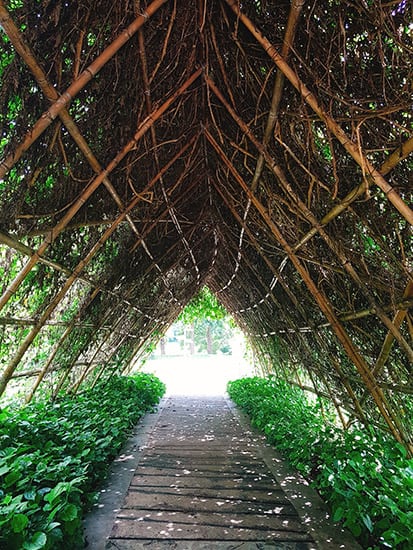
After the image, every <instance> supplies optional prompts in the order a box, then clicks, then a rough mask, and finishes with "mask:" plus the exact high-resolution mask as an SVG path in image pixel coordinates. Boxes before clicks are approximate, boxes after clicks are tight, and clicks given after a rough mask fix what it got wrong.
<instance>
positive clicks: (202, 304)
mask: <svg viewBox="0 0 413 550" xmlns="http://www.w3.org/2000/svg"><path fill="white" fill-rule="evenodd" d="M178 320H179V321H182V323H184V324H185V325H190V327H191V334H192V338H193V341H192V344H191V353H193V351H194V349H195V344H197V345H198V347H199V348H200V349H201V350H204V349H205V350H206V352H207V353H208V354H211V353H215V352H216V351H217V349H219V346H220V344H222V345H223V344H224V340H225V338H226V336H228V337H230V334H228V332H230V330H229V324H230V323H229V315H228V313H227V311H226V310H225V308H224V307H223V306H222V305H221V304H220V303H219V301H218V299H217V298H216V296H215V295H214V294H213V293H212V292H211V291H210V290H209V288H208V287H206V286H204V287H202V289H201V291H200V292H199V294H197V296H195V297H194V298H192V300H191V301H190V302H189V303H188V305H187V306H186V307H185V308H184V310H183V311H182V313H181V315H180V316H179V318H178Z"/></svg>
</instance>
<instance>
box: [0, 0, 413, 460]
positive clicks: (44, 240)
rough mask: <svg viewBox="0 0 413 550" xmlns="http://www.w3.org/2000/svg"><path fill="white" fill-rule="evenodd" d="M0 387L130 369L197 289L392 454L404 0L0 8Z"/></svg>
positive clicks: (401, 377) (203, 0) (400, 345)
mask: <svg viewBox="0 0 413 550" xmlns="http://www.w3.org/2000/svg"><path fill="white" fill-rule="evenodd" d="M0 26H1V33H0V38H1V45H2V47H1V52H0V71H1V89H0V122H1V133H0V158H1V160H0V189H1V195H0V197H1V208H0V242H1V256H0V258H1V286H2V290H1V298H0V308H1V311H0V334H1V361H2V366H1V371H0V375H1V379H0V393H3V392H4V391H5V389H6V387H7V386H8V385H9V384H10V385H13V384H15V383H16V381H17V382H18V381H21V379H23V378H24V379H25V380H26V381H28V383H27V385H28V386H29V387H30V390H29V391H28V394H27V400H28V401H29V400H30V399H31V398H32V397H33V395H34V393H35V392H36V391H42V388H45V389H46V388H47V389H48V391H49V390H50V389H52V393H53V394H56V393H57V392H59V391H60V390H61V389H66V390H67V391H76V390H77V389H78V388H79V387H80V385H81V384H82V383H83V382H87V383H88V384H94V383H96V381H97V380H98V379H99V378H101V377H109V376H112V375H113V374H114V373H123V372H127V370H128V368H129V366H130V364H131V361H132V360H133V359H134V358H135V357H136V356H139V354H141V355H142V354H144V353H146V351H147V350H148V349H150V347H151V345H153V344H154V343H155V342H156V341H157V340H158V339H159V338H160V337H161V336H162V334H163V333H164V332H165V331H166V329H167V328H168V326H169V325H170V324H171V323H172V322H173V321H174V319H176V317H177V316H178V314H179V313H180V312H181V310H182V308H183V307H184V306H185V305H186V304H187V303H188V301H189V300H190V299H191V298H192V297H193V296H194V295H196V294H197V293H198V291H199V290H200V289H201V287H202V286H203V285H208V286H209V288H210V289H211V290H212V291H213V292H214V293H215V294H216V296H217V297H218V299H219V300H220V301H221V303H222V304H223V305H224V306H225V307H226V308H227V310H228V311H229V312H230V313H231V314H232V315H233V317H234V318H235V320H236V321H237V323H238V324H239V326H240V327H241V328H242V329H243V331H244V332H245V334H246V335H247V336H248V338H249V340H250V342H251V345H252V346H253V348H254V350H255V352H256V353H257V355H258V357H259V358H260V361H261V364H262V365H263V368H264V370H266V371H267V372H272V373H275V374H276V375H277V376H281V377H284V378H286V379H287V380H289V381H291V382H292V383H295V384H299V385H301V386H302V387H304V388H306V389H310V390H311V391H314V392H316V393H317V394H319V395H322V396H325V397H327V398H329V399H330V400H331V401H332V402H333V403H334V404H335V406H336V408H337V411H338V413H339V415H340V416H341V418H342V421H343V423H344V424H345V425H347V424H348V423H350V422H352V421H353V420H354V419H358V420H360V421H361V422H364V423H366V424H368V423H372V424H374V425H377V426H379V427H381V428H383V429H385V430H388V431H389V432H390V433H392V434H393V436H394V437H395V438H396V439H397V440H398V441H399V442H401V443H402V444H404V445H405V446H406V447H407V448H409V447H410V449H411V450H412V441H413V439H412V437H413V428H412V424H411V418H412V414H413V405H412V401H411V395H412V392H413V385H412V382H411V372H412V363H413V349H412V336H413V315H412V309H411V308H412V306H413V277H412V261H413V258H412V224H413V211H412V209H411V201H412V196H413V182H412V173H413V155H412V151H413V124H412V121H413V119H412V117H413V114H412V92H413V88H412V73H413V64H412V56H413V14H412V3H411V2H410V1H409V0H402V1H400V0H396V1H394V0H391V1H390V0H386V1H382V2H372V1H370V0H352V1H350V0H345V1H339V0H291V1H287V0H280V1H275V0H243V1H242V2H238V1H237V0H195V1H194V2H184V1H182V0H153V1H152V2H149V1H148V2H146V1H144V0H124V1H118V2H113V1H112V0H96V1H94V2H87V1H84V0H73V1H68V2H62V1H60V0H43V1H40V0H8V1H5V0H0Z"/></svg>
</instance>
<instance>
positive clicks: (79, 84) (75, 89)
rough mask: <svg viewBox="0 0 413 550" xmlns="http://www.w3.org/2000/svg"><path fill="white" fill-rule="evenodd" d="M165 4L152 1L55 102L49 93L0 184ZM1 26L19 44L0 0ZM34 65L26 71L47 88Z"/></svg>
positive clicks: (4, 165)
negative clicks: (45, 105) (48, 102)
mask: <svg viewBox="0 0 413 550" xmlns="http://www.w3.org/2000/svg"><path fill="white" fill-rule="evenodd" d="M167 1H168V0H154V1H153V2H152V3H151V4H150V5H149V6H148V7H147V8H146V10H145V11H144V12H143V13H142V14H140V15H138V17H136V19H135V20H134V21H133V22H132V23H131V24H130V25H129V26H128V27H127V28H126V29H125V30H124V31H123V32H122V33H121V34H120V35H119V36H118V37H117V38H115V40H114V41H113V42H112V43H111V44H110V45H109V46H108V47H107V48H106V49H105V50H103V52H102V53H101V54H100V55H99V56H98V57H97V58H96V59H95V60H94V61H93V62H92V63H91V64H90V65H89V66H88V67H87V68H86V69H85V70H84V71H83V72H82V73H81V74H80V75H79V76H78V77H77V79H76V80H75V81H74V82H72V84H71V85H70V86H69V87H68V88H67V89H66V91H64V92H63V93H62V94H61V95H60V96H59V97H58V99H56V92H51V90H50V89H49V92H48V93H49V94H51V95H50V97H49V99H50V100H53V101H54V103H53V104H52V105H51V106H50V107H49V108H48V110H47V111H46V112H44V113H43V115H42V116H41V117H40V118H39V119H38V121H37V122H36V123H35V124H34V126H33V127H32V128H31V129H30V130H29V131H28V132H27V133H26V135H25V137H24V139H23V141H22V142H21V143H20V144H19V145H18V146H17V147H16V148H15V150H14V151H13V152H12V153H10V155H8V157H7V158H5V159H4V160H3V161H2V162H1V163H0V180H1V179H3V178H4V176H5V175H6V174H7V173H8V172H9V171H10V170H11V168H12V167H13V166H14V165H15V164H16V162H17V161H18V160H19V159H20V158H21V157H22V155H23V154H24V153H25V151H27V150H28V149H29V147H30V146H31V145H32V144H33V143H34V142H35V141H36V139H37V138H38V137H39V136H41V134H42V133H43V132H44V131H45V130H46V128H47V127H48V126H49V125H50V124H51V123H52V122H53V121H54V119H55V118H56V117H57V116H58V115H59V113H61V111H62V109H64V108H65V107H66V106H67V105H68V104H69V103H70V102H71V101H72V99H73V98H74V97H75V96H76V95H77V94H78V93H79V92H80V91H81V90H82V89H83V88H84V87H85V86H86V84H87V83H88V82H89V81H90V80H91V79H92V78H93V77H94V76H95V75H96V74H97V73H98V72H99V71H100V70H101V69H102V67H103V66H104V65H105V64H106V63H107V62H108V61H109V60H110V59H111V58H112V57H113V56H114V55H115V53H116V52H118V51H119V50H120V48H121V47H122V46H124V45H125V44H126V42H127V41H128V40H129V39H130V38H132V36H133V35H134V34H135V33H136V32H137V31H138V30H139V29H140V28H141V27H142V25H143V24H144V23H145V22H146V21H148V19H149V18H150V17H151V16H152V15H153V14H154V13H155V12H156V11H157V10H158V9H159V8H160V7H161V6H162V5H163V4H165V3H166V2H167ZM0 25H1V26H2V27H3V28H4V29H5V30H6V32H10V35H9V38H10V39H11V41H12V42H13V43H14V41H16V43H18V42H21V38H20V33H19V31H18V29H17V27H16V26H15V25H14V23H13V21H12V19H11V17H10V15H9V13H8V11H7V10H6V8H5V5H4V1H3V0H0ZM18 48H19V49H18V52H19V53H20V54H23V55H25V57H26V58H27V59H29V57H32V54H31V52H30V51H27V49H26V48H25V47H24V45H23V44H22V45H21V46H18ZM26 54H27V55H26ZM36 65H37V63H32V62H30V64H29V68H30V69H31V71H32V72H35V73H36V74H37V75H38V77H39V83H40V82H42V84H43V86H47V87H49V86H48V84H47V81H45V82H43V78H44V73H43V71H41V70H40V71H39V68H38V66H37V67H36ZM42 73H43V74H42Z"/></svg>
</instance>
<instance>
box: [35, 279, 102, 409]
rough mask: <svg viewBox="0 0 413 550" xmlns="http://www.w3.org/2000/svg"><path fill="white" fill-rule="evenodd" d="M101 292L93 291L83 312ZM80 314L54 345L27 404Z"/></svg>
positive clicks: (83, 307)
mask: <svg viewBox="0 0 413 550" xmlns="http://www.w3.org/2000/svg"><path fill="white" fill-rule="evenodd" d="M99 292H100V290H99V289H95V290H93V292H92V293H91V294H90V296H89V297H88V299H87V302H86V303H85V304H83V306H82V310H84V309H85V308H86V307H87V306H89V305H90V304H91V303H92V302H93V300H94V299H95V298H96V296H97V295H98V294H99ZM80 314H81V310H80V311H79V313H78V314H77V315H76V316H75V317H74V318H73V320H72V321H71V322H70V324H69V326H68V327H66V330H65V331H64V333H63V334H62V336H61V337H60V338H59V340H58V341H57V342H56V344H55V345H54V347H53V349H52V351H51V353H50V354H49V357H48V358H47V359H46V362H45V364H44V365H43V368H42V369H41V371H40V373H39V374H38V376H37V378H36V381H35V383H34V385H33V387H32V389H31V390H30V391H29V393H28V394H27V396H26V403H30V401H31V400H32V399H33V396H34V394H35V392H36V390H37V388H38V387H39V385H40V384H41V382H42V380H43V378H44V377H45V376H46V374H47V372H48V370H49V368H50V365H51V364H52V362H53V360H54V358H55V357H56V353H57V352H58V350H59V348H60V346H61V345H62V344H63V342H64V341H65V340H66V339H67V338H68V336H69V335H70V334H71V332H72V330H73V328H74V327H75V325H76V322H77V321H78V319H79V318H80Z"/></svg>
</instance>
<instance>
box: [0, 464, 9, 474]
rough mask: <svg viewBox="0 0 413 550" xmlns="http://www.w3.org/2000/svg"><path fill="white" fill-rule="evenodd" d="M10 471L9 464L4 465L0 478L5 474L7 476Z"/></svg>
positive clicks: (0, 471)
mask: <svg viewBox="0 0 413 550" xmlns="http://www.w3.org/2000/svg"><path fill="white" fill-rule="evenodd" d="M9 471H10V468H9V467H8V466H7V464H4V465H3V466H1V467H0V476H4V474H7V472H9Z"/></svg>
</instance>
